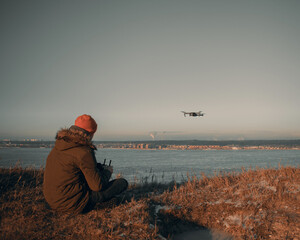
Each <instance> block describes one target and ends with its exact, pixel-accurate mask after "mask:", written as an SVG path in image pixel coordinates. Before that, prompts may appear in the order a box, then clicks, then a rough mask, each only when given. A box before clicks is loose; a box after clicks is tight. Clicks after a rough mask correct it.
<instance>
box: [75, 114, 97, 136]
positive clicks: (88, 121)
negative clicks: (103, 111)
mask: <svg viewBox="0 0 300 240" xmlns="http://www.w3.org/2000/svg"><path fill="white" fill-rule="evenodd" d="M75 126H77V127H80V128H82V129H84V130H86V131H88V132H90V133H95V132H96V131H97V123H96V121H95V120H94V119H93V118H92V117H91V116H90V115H86V114H83V115H81V116H79V117H78V118H76V120H75Z"/></svg>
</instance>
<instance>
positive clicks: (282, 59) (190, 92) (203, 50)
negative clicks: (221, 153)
mask: <svg viewBox="0 0 300 240" xmlns="http://www.w3.org/2000/svg"><path fill="white" fill-rule="evenodd" d="M299 12H300V1H298V0H285V1H282V0H263V1H262V0H251V1H247V0H206V1H204V0H181V1H179V0H110V1H101V0H93V1H91V0H85V1H77V0H72V1H71V0H48V1H47V0H44V1H40V0H36V1H32V0H26V1H21V0H19V1H15V0H2V1H1V2H0V33H1V37H0V52H1V54H0V81H1V82H0V84H1V85H0V139H1V138H10V139H22V138H38V139H54V137H55V135H56V132H57V131H58V130H59V129H61V128H64V127H70V126H71V125H72V124H74V121H75V119H76V117H77V116H79V115H82V114H90V115H91V116H92V117H93V118H94V119H95V120H96V121H97V123H98V131H97V133H96V134H95V137H94V139H95V140H151V139H153V137H154V139H155V140H169V139H170V140H171V139H174V140H179V139H180V140H185V139H198V140H244V139H245V140H247V139H299V138H300V124H299V122H300V111H299V106H300V94H299V89H300V44H299V43H300V24H299V23H300V14H299ZM200 110H201V111H203V112H205V113H206V114H205V115H204V117H197V118H193V117H184V116H183V114H182V113H181V111H200Z"/></svg>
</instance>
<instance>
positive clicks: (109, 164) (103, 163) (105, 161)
mask: <svg viewBox="0 0 300 240" xmlns="http://www.w3.org/2000/svg"><path fill="white" fill-rule="evenodd" d="M105 163H106V158H105V159H104V162H103V165H104V166H105ZM110 165H111V160H109V164H108V166H110Z"/></svg>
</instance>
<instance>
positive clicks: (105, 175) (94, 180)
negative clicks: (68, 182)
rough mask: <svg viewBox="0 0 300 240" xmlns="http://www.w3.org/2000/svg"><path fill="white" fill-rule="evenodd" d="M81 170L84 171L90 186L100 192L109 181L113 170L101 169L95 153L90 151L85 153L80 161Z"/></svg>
mask: <svg viewBox="0 0 300 240" xmlns="http://www.w3.org/2000/svg"><path fill="white" fill-rule="evenodd" d="M79 168H80V170H81V171H82V173H83V175H84V177H85V180H86V182H87V184H88V185H89V188H90V189H91V190H92V191H95V192H98V191H101V189H102V188H103V187H104V186H105V185H106V184H107V183H108V182H109V179H110V177H111V172H110V171H108V170H104V169H103V170H102V171H99V170H98V168H97V162H96V159H95V157H94V154H93V153H91V152H89V153H87V154H85V155H84V157H83V159H81V161H80V166H79Z"/></svg>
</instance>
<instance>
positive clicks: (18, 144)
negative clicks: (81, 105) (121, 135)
mask: <svg viewBox="0 0 300 240" xmlns="http://www.w3.org/2000/svg"><path fill="white" fill-rule="evenodd" d="M94 144H95V146H96V147H97V148H98V149H125V150H126V149H128V150H131V149H137V150H300V140H245V141H230V140H228V141H200V140H184V141H180V140H176V141H175V140H172V141H171V140H169V141H162V140H160V141H94ZM54 145H55V141H35V140H34V141H10V140H6V141H0V148H53V147H54Z"/></svg>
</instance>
